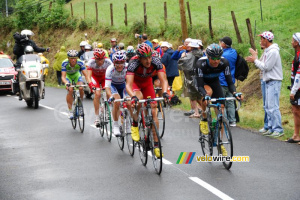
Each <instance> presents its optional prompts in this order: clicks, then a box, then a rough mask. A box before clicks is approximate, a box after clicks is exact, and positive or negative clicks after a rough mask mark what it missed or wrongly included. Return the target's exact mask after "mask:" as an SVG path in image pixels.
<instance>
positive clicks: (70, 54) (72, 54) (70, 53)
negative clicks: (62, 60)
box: [67, 49, 78, 58]
mask: <svg viewBox="0 0 300 200" xmlns="http://www.w3.org/2000/svg"><path fill="white" fill-rule="evenodd" d="M67 55H68V57H71V58H75V57H78V51H76V50H74V49H71V50H69V51H68V52H67Z"/></svg>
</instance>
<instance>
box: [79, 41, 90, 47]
mask: <svg viewBox="0 0 300 200" xmlns="http://www.w3.org/2000/svg"><path fill="white" fill-rule="evenodd" d="M87 44H89V43H87V41H82V42H80V46H81V47H84V46H85V45H87Z"/></svg>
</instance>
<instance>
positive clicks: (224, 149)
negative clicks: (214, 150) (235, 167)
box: [218, 119, 233, 169]
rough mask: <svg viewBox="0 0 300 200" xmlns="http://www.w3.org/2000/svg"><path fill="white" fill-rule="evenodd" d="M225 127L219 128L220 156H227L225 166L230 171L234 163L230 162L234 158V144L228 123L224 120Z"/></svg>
mask: <svg viewBox="0 0 300 200" xmlns="http://www.w3.org/2000/svg"><path fill="white" fill-rule="evenodd" d="M222 121H223V126H222V127H219V133H218V154H219V155H220V154H221V155H223V156H226V157H227V159H224V161H223V165H224V167H225V168H226V169H230V168H231V166H232V162H231V161H230V160H231V159H232V156H233V143H232V135H231V131H230V127H229V124H228V121H227V120H226V119H223V120H222Z"/></svg>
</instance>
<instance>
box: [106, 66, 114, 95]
mask: <svg viewBox="0 0 300 200" xmlns="http://www.w3.org/2000/svg"><path fill="white" fill-rule="evenodd" d="M113 68H114V66H113V65H110V66H109V67H108V68H107V69H106V72H105V91H106V94H107V96H108V98H110V97H111V90H110V86H111V81H112V70H113Z"/></svg>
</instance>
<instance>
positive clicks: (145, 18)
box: [144, 2, 147, 30]
mask: <svg viewBox="0 0 300 200" xmlns="http://www.w3.org/2000/svg"><path fill="white" fill-rule="evenodd" d="M144 25H145V30H146V27H147V11H146V2H144Z"/></svg>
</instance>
